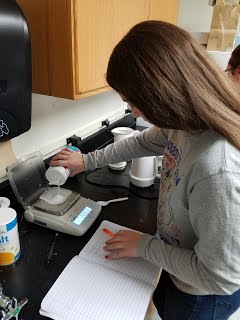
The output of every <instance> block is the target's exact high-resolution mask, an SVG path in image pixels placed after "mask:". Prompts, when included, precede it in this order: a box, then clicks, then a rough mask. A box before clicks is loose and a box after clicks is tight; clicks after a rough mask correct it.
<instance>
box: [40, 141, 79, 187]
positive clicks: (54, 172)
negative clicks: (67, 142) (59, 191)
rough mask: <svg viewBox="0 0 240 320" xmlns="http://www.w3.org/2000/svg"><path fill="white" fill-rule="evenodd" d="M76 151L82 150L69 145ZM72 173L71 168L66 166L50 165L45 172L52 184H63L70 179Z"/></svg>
mask: <svg viewBox="0 0 240 320" xmlns="http://www.w3.org/2000/svg"><path fill="white" fill-rule="evenodd" d="M68 148H69V149H71V150H72V151H74V152H80V150H79V149H78V148H76V147H73V146H70V147H68ZM70 174H71V170H70V169H69V168H65V167H60V166H56V167H49V168H48V169H47V171H46V173H45V176H46V178H47V180H48V182H49V184H50V185H55V186H62V185H63V184H64V183H65V182H66V181H67V179H68V177H69V176H70Z"/></svg>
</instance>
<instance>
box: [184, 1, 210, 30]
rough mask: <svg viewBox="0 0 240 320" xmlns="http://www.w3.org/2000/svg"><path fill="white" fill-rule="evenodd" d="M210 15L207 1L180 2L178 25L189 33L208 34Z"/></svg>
mask: <svg viewBox="0 0 240 320" xmlns="http://www.w3.org/2000/svg"><path fill="white" fill-rule="evenodd" d="M212 13H213V7H211V6H209V5H208V0H180V12H179V20H178V25H179V27H181V28H184V29H186V30H187V31H189V32H209V31H210V26H211V20H212Z"/></svg>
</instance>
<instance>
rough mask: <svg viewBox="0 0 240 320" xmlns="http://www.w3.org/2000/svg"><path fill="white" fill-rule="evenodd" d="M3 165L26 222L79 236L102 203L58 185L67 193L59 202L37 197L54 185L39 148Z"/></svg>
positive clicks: (92, 220) (94, 217) (87, 226)
mask: <svg viewBox="0 0 240 320" xmlns="http://www.w3.org/2000/svg"><path fill="white" fill-rule="evenodd" d="M6 169H7V175H8V179H9V183H10V185H11V187H12V189H13V192H14V194H15V196H16V198H17V199H18V201H19V202H20V203H21V204H22V205H23V207H24V209H25V212H24V217H25V219H26V220H27V221H29V222H33V223H35V224H38V225H41V226H44V227H46V228H49V229H53V230H56V231H60V232H64V233H68V234H71V235H75V236H81V235H83V234H84V233H85V232H86V231H87V230H88V229H89V228H90V226H91V225H92V224H93V222H94V221H95V220H96V218H97V217H98V215H99V213H100V211H101V208H102V207H101V206H100V205H99V204H98V203H96V202H95V201H93V200H90V199H86V198H84V197H82V196H81V195H80V194H79V193H76V192H72V191H70V190H67V189H62V188H60V190H62V191H65V192H67V193H68V194H69V195H68V196H66V200H65V201H64V202H63V203H61V204H59V205H52V204H49V203H47V202H46V201H45V200H43V199H41V195H42V194H44V192H46V191H48V190H52V189H54V188H55V189H56V187H52V188H51V187H50V186H49V184H48V181H47V179H46V177H45V172H46V168H45V165H44V162H43V158H42V155H41V153H40V152H35V153H33V154H31V155H29V156H27V157H23V158H22V159H19V160H18V161H17V162H16V163H15V164H13V165H11V166H8V167H7V168H6Z"/></svg>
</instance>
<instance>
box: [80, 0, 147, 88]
mask: <svg viewBox="0 0 240 320" xmlns="http://www.w3.org/2000/svg"><path fill="white" fill-rule="evenodd" d="M74 12H75V65H76V69H75V79H76V91H77V92H76V93H77V94H84V93H86V92H91V91H92V92H93V91H94V92H95V93H96V90H99V91H102V89H103V88H104V87H107V83H106V80H105V73H106V70H107V63H108V60H109V57H110V54H111V52H112V49H113V47H114V46H115V45H116V44H117V42H119V40H120V39H121V38H122V37H123V35H124V34H125V33H126V32H127V31H128V30H129V29H130V27H132V26H133V25H134V24H136V23H138V22H140V21H143V20H147V19H148V15H149V0H131V1H129V0H101V1H99V0H91V1H89V0H76V1H75V8H74Z"/></svg>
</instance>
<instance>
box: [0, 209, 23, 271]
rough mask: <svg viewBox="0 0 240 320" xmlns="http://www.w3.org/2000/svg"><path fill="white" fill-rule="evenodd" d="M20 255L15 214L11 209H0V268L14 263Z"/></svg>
mask: <svg viewBox="0 0 240 320" xmlns="http://www.w3.org/2000/svg"><path fill="white" fill-rule="evenodd" d="M20 255H21V253H20V242H19V234H18V224H17V213H16V211H15V210H14V209H12V208H0V266H6V265H9V264H12V263H14V262H15V261H16V260H17V259H18V258H19V257H20Z"/></svg>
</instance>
